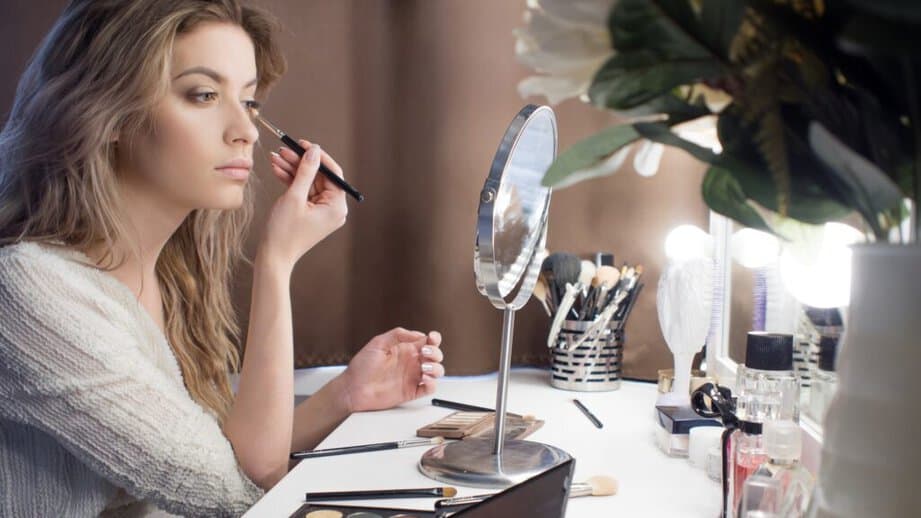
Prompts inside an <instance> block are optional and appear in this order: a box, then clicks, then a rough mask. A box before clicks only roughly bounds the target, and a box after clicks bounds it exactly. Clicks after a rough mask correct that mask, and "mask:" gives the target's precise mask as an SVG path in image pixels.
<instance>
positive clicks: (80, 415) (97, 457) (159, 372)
mask: <svg viewBox="0 0 921 518" xmlns="http://www.w3.org/2000/svg"><path fill="white" fill-rule="evenodd" d="M87 262H88V259H87V258H86V256H84V255H83V254H80V253H78V252H74V251H69V250H66V249H60V248H57V247H53V246H49V245H39V244H35V243H21V244H16V245H9V246H6V247H3V248H0V516H4V517H5V516H68V517H70V516H97V515H100V514H102V515H104V516H110V515H111V516H115V515H119V516H121V515H128V516H146V515H150V514H160V515H163V514H165V513H164V512H163V511H166V512H169V513H175V514H180V515H188V516H225V515H239V514H242V513H243V512H244V511H245V510H246V509H247V508H248V507H249V506H251V505H252V504H253V503H254V502H255V501H256V500H257V499H258V498H259V497H260V496H261V495H262V491H261V490H260V489H259V488H258V487H256V486H255V485H254V484H253V483H252V482H251V481H250V480H249V479H248V478H247V477H246V475H245V474H243V472H242V471H241V470H240V467H239V465H238V464H237V461H236V457H235V456H234V452H233V450H232V448H231V445H230V442H229V441H228V440H227V438H226V437H225V436H224V435H223V433H222V432H221V429H220V427H219V425H218V423H217V421H216V419H215V418H214V416H213V415H212V414H210V413H209V412H206V411H205V410H204V409H203V408H202V407H201V406H199V405H198V404H197V403H195V402H194V401H193V400H192V399H191V397H190V396H189V393H188V391H187V390H186V388H185V385H184V384H183V382H182V374H181V372H180V370H179V366H178V364H177V363H176V358H175V356H174V355H173V352H172V350H171V349H170V347H169V344H168V342H167V340H166V338H165V337H164V335H163V333H162V332H161V331H160V329H159V327H157V325H156V324H154V322H153V319H152V318H151V317H150V316H149V314H148V313H147V312H146V310H145V309H144V308H143V307H142V306H141V305H140V303H139V302H138V301H137V299H136V298H135V297H134V294H133V293H132V292H131V290H129V289H128V287H127V286H125V285H124V284H122V283H121V282H119V281H118V280H116V279H115V278H114V277H112V276H111V275H109V274H107V273H105V272H102V271H99V270H96V269H95V268H93V267H91V266H87V265H86V264H85V263H87Z"/></svg>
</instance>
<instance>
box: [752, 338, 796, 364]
mask: <svg viewBox="0 0 921 518" xmlns="http://www.w3.org/2000/svg"><path fill="white" fill-rule="evenodd" d="M745 366H746V367H749V368H752V369H760V370H765V371H791V370H793V335H788V334H782V333H764V332H761V331H752V332H750V333H748V339H747V340H746V344H745Z"/></svg>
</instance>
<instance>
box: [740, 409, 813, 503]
mask: <svg viewBox="0 0 921 518" xmlns="http://www.w3.org/2000/svg"><path fill="white" fill-rule="evenodd" d="M801 434H802V432H801V431H800V428H799V425H797V424H796V423H794V422H792V421H767V422H766V423H764V434H763V439H764V449H765V452H766V453H767V459H768V460H767V461H766V462H765V463H763V464H762V465H761V466H759V467H758V469H757V470H756V471H755V472H754V473H753V474H752V475H751V476H750V477H749V479H748V480H747V481H746V482H745V486H744V488H743V491H742V494H743V498H742V502H741V508H740V509H739V516H740V517H744V516H745V513H748V515H749V516H750V515H751V514H752V513H762V515H763V516H778V517H784V518H801V517H803V516H805V515H806V512H807V510H808V509H809V501H810V498H811V496H812V489H813V486H814V483H815V481H814V479H813V477H812V474H810V473H809V471H808V470H807V469H806V468H804V467H803V466H802V465H801V464H800V456H801V455H802V449H803V446H802V444H803V443H802V436H801ZM765 479H767V480H765ZM768 480H769V481H773V482H774V484H770V483H768ZM772 485H773V487H772ZM773 488H776V489H777V491H772V490H770V489H773ZM769 490H770V491H769Z"/></svg>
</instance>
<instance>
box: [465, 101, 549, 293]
mask: <svg viewBox="0 0 921 518" xmlns="http://www.w3.org/2000/svg"><path fill="white" fill-rule="evenodd" d="M555 156H556V119H555V117H554V115H553V111H552V110H550V108H548V107H546V106H540V107H538V106H534V105H528V106H526V107H525V108H524V109H522V110H521V112H519V114H518V115H517V116H516V117H515V119H514V120H513V121H512V124H511V125H510V127H509V131H508V132H507V133H506V135H505V138H503V140H502V142H501V143H500V145H499V149H498V151H497V152H496V157H495V160H494V161H493V164H492V167H491V168H490V173H489V177H488V178H487V180H486V183H485V185H484V187H483V191H482V193H481V195H480V208H479V214H478V224H477V241H476V250H475V255H474V257H475V259H474V260H475V263H476V264H475V272H476V276H477V286H478V287H479V288H480V291H481V292H483V293H484V295H487V296H488V297H490V299H492V300H493V304H494V305H497V300H496V298H499V299H502V300H503V301H504V299H505V297H507V296H508V295H509V294H510V293H512V291H513V290H514V288H515V287H516V286H517V285H519V284H521V288H520V290H519V292H518V294H517V295H516V300H517V298H520V296H521V295H522V292H523V291H527V295H526V297H525V298H527V297H529V296H530V292H531V290H533V282H532V283H530V284H531V285H530V286H527V284H528V283H527V282H524V283H522V279H523V276H524V274H525V272H526V270H527V269H528V267H529V266H531V265H532V264H533V263H534V262H537V263H539V261H533V259H534V256H535V254H537V253H539V252H540V250H541V249H542V248H543V242H542V241H543V239H544V236H545V235H546V229H545V227H546V218H547V209H548V207H549V203H550V189H549V188H547V187H544V186H542V185H541V179H542V178H543V176H544V173H546V171H547V168H549V167H550V164H551V163H553V159H554V157H555ZM538 266H539V264H538ZM497 307H500V308H502V307H504V304H501V303H500V304H498V305H497Z"/></svg>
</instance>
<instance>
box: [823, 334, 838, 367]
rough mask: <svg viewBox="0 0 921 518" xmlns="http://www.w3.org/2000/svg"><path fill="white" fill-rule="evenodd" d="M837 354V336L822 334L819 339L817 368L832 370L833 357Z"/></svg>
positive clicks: (833, 365) (833, 364)
mask: <svg viewBox="0 0 921 518" xmlns="http://www.w3.org/2000/svg"><path fill="white" fill-rule="evenodd" d="M837 356H838V338H837V337H834V336H823V337H822V339H821V340H819V370H823V371H834V370H835V358H836V357H837Z"/></svg>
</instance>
